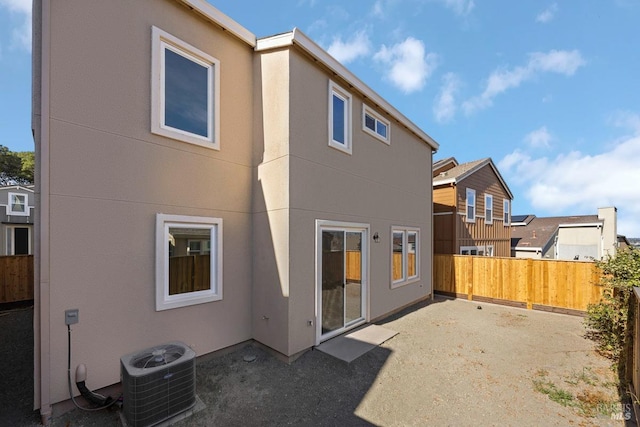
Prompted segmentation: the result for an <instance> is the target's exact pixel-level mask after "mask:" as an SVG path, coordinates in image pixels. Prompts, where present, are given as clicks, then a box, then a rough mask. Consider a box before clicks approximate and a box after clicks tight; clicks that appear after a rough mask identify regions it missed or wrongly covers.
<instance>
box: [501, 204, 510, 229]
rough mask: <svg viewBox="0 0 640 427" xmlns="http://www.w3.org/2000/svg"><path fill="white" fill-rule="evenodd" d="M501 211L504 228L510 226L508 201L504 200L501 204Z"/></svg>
mask: <svg viewBox="0 0 640 427" xmlns="http://www.w3.org/2000/svg"><path fill="white" fill-rule="evenodd" d="M502 209H503V212H504V214H503V215H504V218H503V219H502V220H503V221H504V226H505V227H507V226H509V225H511V202H510V201H509V200H508V199H504V201H503V202H502Z"/></svg>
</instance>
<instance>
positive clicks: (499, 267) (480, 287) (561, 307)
mask: <svg viewBox="0 0 640 427" xmlns="http://www.w3.org/2000/svg"><path fill="white" fill-rule="evenodd" d="M599 279H600V272H599V270H598V269H597V267H596V265H595V263H591V262H575V261H555V260H534V259H523V258H496V257H478V256H466V255H434V257H433V286H434V290H435V291H436V292H438V293H441V294H445V295H450V296H456V297H465V298H468V299H470V300H472V299H473V300H480V301H489V302H498V303H504V304H509V305H515V306H521V307H526V308H528V309H536V310H547V311H558V312H565V313H572V314H582V312H584V311H586V310H587V306H588V305H589V304H591V303H596V302H598V301H600V298H601V297H602V293H603V290H604V288H603V287H602V286H596V285H597V283H598V282H599Z"/></svg>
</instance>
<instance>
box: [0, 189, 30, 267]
mask: <svg viewBox="0 0 640 427" xmlns="http://www.w3.org/2000/svg"><path fill="white" fill-rule="evenodd" d="M33 196H34V194H33V185H26V186H21V185H10V186H4V187H0V256H1V255H31V254H32V253H33V243H34V242H33V238H34V236H33V220H34V214H35V212H34V204H35V200H34V197H33Z"/></svg>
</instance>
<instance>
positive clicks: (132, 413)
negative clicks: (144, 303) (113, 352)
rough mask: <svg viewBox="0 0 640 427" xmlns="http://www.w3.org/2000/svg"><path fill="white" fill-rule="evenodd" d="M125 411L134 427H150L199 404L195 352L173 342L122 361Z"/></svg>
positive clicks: (125, 357)
mask: <svg viewBox="0 0 640 427" xmlns="http://www.w3.org/2000/svg"><path fill="white" fill-rule="evenodd" d="M120 365H121V377H122V378H121V379H122V390H123V412H124V416H125V418H126V420H127V424H128V425H129V426H131V427H147V426H152V425H155V424H157V423H160V422H162V421H165V420H167V419H169V418H171V417H173V416H175V415H177V414H179V413H181V412H184V411H186V410H188V409H189V408H192V407H193V406H194V405H195V403H196V365H195V353H194V352H193V350H191V349H190V348H189V347H187V346H186V345H185V344H182V343H169V344H165V345H161V346H156V347H153V348H150V349H147V350H143V351H140V352H137V353H134V354H131V355H128V356H123V357H122V358H121V359H120Z"/></svg>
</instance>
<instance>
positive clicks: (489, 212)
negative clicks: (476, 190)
mask: <svg viewBox="0 0 640 427" xmlns="http://www.w3.org/2000/svg"><path fill="white" fill-rule="evenodd" d="M484 222H485V224H493V196H492V195H491V194H485V195H484Z"/></svg>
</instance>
